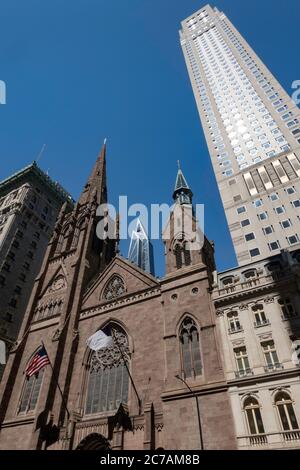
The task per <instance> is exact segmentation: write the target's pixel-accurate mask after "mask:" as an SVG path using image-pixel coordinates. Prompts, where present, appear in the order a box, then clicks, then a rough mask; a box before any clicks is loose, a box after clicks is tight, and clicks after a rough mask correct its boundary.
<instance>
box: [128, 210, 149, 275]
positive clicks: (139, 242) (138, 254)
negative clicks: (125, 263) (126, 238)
mask: <svg viewBox="0 0 300 470" xmlns="http://www.w3.org/2000/svg"><path fill="white" fill-rule="evenodd" d="M128 259H129V261H131V262H132V263H135V264H136V265H137V266H139V267H140V268H141V269H143V270H144V271H146V272H148V273H151V274H153V275H154V258H153V246H152V243H151V242H150V240H149V238H148V235H147V233H146V232H145V229H144V227H143V225H142V223H141V221H140V220H139V219H138V220H137V223H136V229H135V230H133V231H132V235H131V240H130V245H129V250H128Z"/></svg>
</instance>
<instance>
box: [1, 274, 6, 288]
mask: <svg viewBox="0 0 300 470" xmlns="http://www.w3.org/2000/svg"><path fill="white" fill-rule="evenodd" d="M0 286H5V277H4V276H2V275H0Z"/></svg>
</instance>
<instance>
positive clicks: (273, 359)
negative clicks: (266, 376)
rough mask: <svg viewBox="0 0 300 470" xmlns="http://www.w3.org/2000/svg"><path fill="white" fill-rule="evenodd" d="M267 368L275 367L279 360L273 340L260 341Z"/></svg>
mask: <svg viewBox="0 0 300 470" xmlns="http://www.w3.org/2000/svg"><path fill="white" fill-rule="evenodd" d="M261 346H262V350H263V353H264V356H265V361H266V365H267V368H268V369H271V370H272V369H275V368H277V367H278V366H279V360H278V356H277V352H276V349H275V344H274V341H266V342H264V343H261Z"/></svg>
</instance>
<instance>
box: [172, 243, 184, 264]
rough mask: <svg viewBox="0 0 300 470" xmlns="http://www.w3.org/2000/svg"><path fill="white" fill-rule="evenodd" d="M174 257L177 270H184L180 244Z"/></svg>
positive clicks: (175, 250) (176, 247) (176, 246)
mask: <svg viewBox="0 0 300 470" xmlns="http://www.w3.org/2000/svg"><path fill="white" fill-rule="evenodd" d="M174 255H175V261H176V268H177V269H180V268H182V256H181V246H180V245H179V243H177V244H176V245H175V248H174Z"/></svg>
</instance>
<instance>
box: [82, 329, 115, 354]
mask: <svg viewBox="0 0 300 470" xmlns="http://www.w3.org/2000/svg"><path fill="white" fill-rule="evenodd" d="M86 344H87V345H88V347H89V348H90V349H92V350H93V351H99V349H104V348H110V347H111V346H113V344H114V342H113V339H112V337H111V336H107V335H106V334H105V333H104V332H103V331H102V330H99V331H97V332H96V333H95V334H93V335H92V336H90V337H89V338H88V340H87V342H86Z"/></svg>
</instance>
